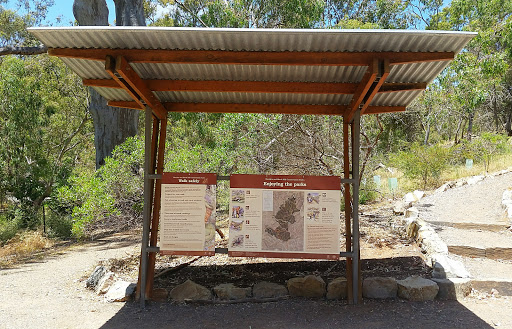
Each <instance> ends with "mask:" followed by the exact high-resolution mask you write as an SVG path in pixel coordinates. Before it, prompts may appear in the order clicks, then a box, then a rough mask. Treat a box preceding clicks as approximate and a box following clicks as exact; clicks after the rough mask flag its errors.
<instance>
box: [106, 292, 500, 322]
mask: <svg viewBox="0 0 512 329" xmlns="http://www.w3.org/2000/svg"><path fill="white" fill-rule="evenodd" d="M101 328H103V329H107V328H116V329H117V328H152V329H156V328H212V329H213V328H250V329H258V328H301V329H307V328H315V329H316V328H355V329H358V328H364V329H371V328H415V329H420V328H429V329H430V328H492V327H491V326H489V325H488V324H487V323H485V322H484V321H483V320H482V319H480V318H479V317H478V316H476V315H475V314H473V313H472V312H471V311H469V310H468V309H467V308H465V307H464V306H463V305H461V304H460V303H458V302H456V301H433V302H406V301H402V300H385V301H377V300H365V301H364V303H363V304H360V305H355V306H354V305H347V304H346V302H344V301H336V302H332V301H324V300H309V299H299V298H297V299H290V300H284V301H278V302H269V303H259V304H255V303H243V304H227V305H226V304H221V305H183V304H181V305H180V304H172V303H150V304H148V305H147V306H146V308H145V309H141V308H140V304H139V303H135V302H130V303H127V304H126V305H125V306H124V307H123V308H122V309H121V310H120V311H119V312H118V313H117V314H116V315H115V316H114V317H112V318H111V319H110V320H109V321H107V322H106V323H105V324H104V325H103V326H102V327H101Z"/></svg>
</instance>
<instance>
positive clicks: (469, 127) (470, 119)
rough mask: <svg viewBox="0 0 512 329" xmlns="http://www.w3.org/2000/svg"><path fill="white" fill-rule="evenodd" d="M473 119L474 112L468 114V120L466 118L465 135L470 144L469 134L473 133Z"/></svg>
mask: <svg viewBox="0 0 512 329" xmlns="http://www.w3.org/2000/svg"><path fill="white" fill-rule="evenodd" d="M474 118H475V112H471V113H470V114H469V118H468V131H467V133H468V135H467V139H468V141H470V142H471V134H472V133H473V120H474Z"/></svg>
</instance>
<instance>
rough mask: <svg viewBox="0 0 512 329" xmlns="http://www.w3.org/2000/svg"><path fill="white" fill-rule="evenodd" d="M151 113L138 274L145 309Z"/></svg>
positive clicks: (147, 123)
mask: <svg viewBox="0 0 512 329" xmlns="http://www.w3.org/2000/svg"><path fill="white" fill-rule="evenodd" d="M152 118H153V111H152V110H151V108H150V107H146V116H145V138H144V208H143V221H142V247H141V260H140V263H141V270H140V273H139V284H140V305H141V307H143V308H144V307H145V304H146V277H147V268H148V252H147V248H148V242H149V224H150V217H151V201H152V200H151V194H152V193H151V179H150V178H149V174H150V172H151V140H152V136H151V123H152Z"/></svg>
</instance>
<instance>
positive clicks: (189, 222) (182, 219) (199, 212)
mask: <svg viewBox="0 0 512 329" xmlns="http://www.w3.org/2000/svg"><path fill="white" fill-rule="evenodd" d="M216 184H217V175H216V174H197V173H190V174H188V173H164V174H163V176H162V196H161V198H162V199H161V208H160V213H161V215H160V218H161V222H160V232H161V233H160V252H161V253H162V254H164V255H197V256H211V255H214V254H215V215H216V213H215V209H216Z"/></svg>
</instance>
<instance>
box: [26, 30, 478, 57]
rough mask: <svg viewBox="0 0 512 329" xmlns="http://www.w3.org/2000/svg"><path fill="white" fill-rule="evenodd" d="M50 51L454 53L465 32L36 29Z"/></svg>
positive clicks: (465, 37)
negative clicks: (162, 50) (59, 49)
mask: <svg viewBox="0 0 512 329" xmlns="http://www.w3.org/2000/svg"><path fill="white" fill-rule="evenodd" d="M29 31H30V32H31V33H32V34H33V35H35V36H36V37H37V38H39V39H40V40H41V41H42V42H43V43H44V44H45V45H47V46H48V47H51V48H120V49H183V50H185V49H188V50H192V49H201V50H229V51H331V52H342V51H343V52H347V51H348V52H359V51H407V52H420V51H429V52H439V51H454V52H459V51H460V50H461V49H462V48H463V47H464V46H465V45H466V43H467V42H468V41H469V40H471V38H473V37H474V35H475V34H474V33H470V32H451V31H412V30H338V29H328V30H325V29H313V30H309V29H228V28H223V29H222V28H221V29H204V28H175V27H129V26H126V27H123V26H120V27H103V26H97V27H96V26H95V27H93V26H85V27H62V28H51V27H36V28H31V29H29Z"/></svg>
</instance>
